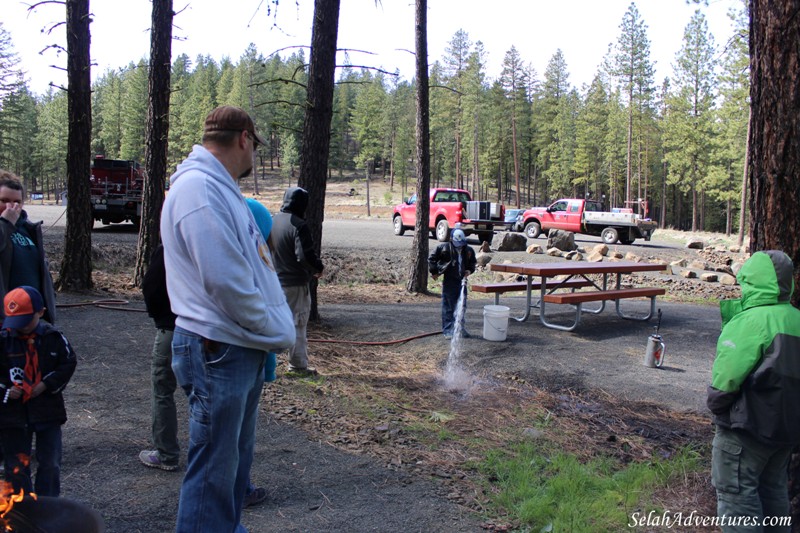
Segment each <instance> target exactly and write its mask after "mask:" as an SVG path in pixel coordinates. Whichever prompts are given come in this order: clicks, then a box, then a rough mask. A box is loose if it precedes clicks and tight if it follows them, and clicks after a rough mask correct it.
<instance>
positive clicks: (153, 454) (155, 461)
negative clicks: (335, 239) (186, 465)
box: [139, 450, 178, 472]
mask: <svg viewBox="0 0 800 533" xmlns="http://www.w3.org/2000/svg"><path fill="white" fill-rule="evenodd" d="M139 460H140V461H141V462H142V464H143V465H144V466H149V467H150V468H160V469H161V470H166V471H167V472H174V471H176V470H177V469H178V463H165V462H164V460H163V459H161V454H160V453H158V450H144V451H142V452H141V453H140V454H139Z"/></svg>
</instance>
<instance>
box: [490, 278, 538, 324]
mask: <svg viewBox="0 0 800 533" xmlns="http://www.w3.org/2000/svg"><path fill="white" fill-rule="evenodd" d="M527 283H528V285H527V287H526V289H525V314H524V315H522V316H512V317H511V318H513V319H514V320H516V321H517V322H525V321H526V320H528V318H529V317H530V316H531V276H528V281H527ZM494 297H495V302H497V301H499V299H500V295H499V294H495V295H494Z"/></svg>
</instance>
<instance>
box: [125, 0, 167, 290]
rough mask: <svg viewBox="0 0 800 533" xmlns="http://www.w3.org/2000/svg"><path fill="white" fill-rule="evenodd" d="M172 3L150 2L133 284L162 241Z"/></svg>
mask: <svg viewBox="0 0 800 533" xmlns="http://www.w3.org/2000/svg"><path fill="white" fill-rule="evenodd" d="M174 15H175V14H174V12H173V11H172V0H153V13H152V23H151V24H152V25H151V29H150V72H149V74H148V90H149V95H148V104H147V121H146V123H145V149H144V170H145V178H144V191H143V192H142V221H141V224H140V229H139V244H138V246H137V248H136V270H135V272H134V277H133V282H134V284H135V285H136V286H137V287H138V286H139V285H140V284H141V282H142V280H143V279H144V273H145V272H146V271H147V265H149V264H150V256H151V255H152V253H153V250H154V249H155V248H156V247H157V246H158V243H159V241H160V240H161V233H160V222H161V207H162V206H163V205H164V189H165V185H166V182H167V147H168V145H167V139H168V137H169V97H170V74H171V70H172V65H171V61H172V60H171V57H172V18H173V16H174Z"/></svg>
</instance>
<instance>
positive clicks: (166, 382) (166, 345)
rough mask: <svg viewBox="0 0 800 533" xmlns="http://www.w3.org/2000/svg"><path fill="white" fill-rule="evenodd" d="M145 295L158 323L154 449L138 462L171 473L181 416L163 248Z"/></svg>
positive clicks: (153, 378) (149, 273) (155, 257)
mask: <svg viewBox="0 0 800 533" xmlns="http://www.w3.org/2000/svg"><path fill="white" fill-rule="evenodd" d="M142 294H143V295H144V304H145V306H146V307H147V314H148V315H150V318H152V319H153V322H155V324H156V338H155V341H154V342H153V359H152V363H151V365H150V368H151V383H152V400H151V412H152V418H153V445H155V448H156V449H155V450H142V452H141V453H139V460H140V461H141V462H142V464H144V465H145V466H149V467H151V468H160V469H161V470H166V471H168V472H174V471H175V470H177V469H178V460H179V458H180V451H181V449H180V446H179V445H178V414H177V409H176V408H175V390H176V389H177V388H178V382H177V380H176V379H175V374H174V373H173V372H172V334H173V332H174V331H175V318H176V316H175V313H173V312H172V309H171V308H170V302H169V295H168V294H167V272H166V269H165V268H164V246H163V245H161V244H159V245H158V247H157V248H156V249H155V250H153V255H152V256H151V257H150V265H149V266H148V268H147V272H145V274H144V280H142Z"/></svg>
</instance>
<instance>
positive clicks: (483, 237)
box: [478, 231, 494, 244]
mask: <svg viewBox="0 0 800 533" xmlns="http://www.w3.org/2000/svg"><path fill="white" fill-rule="evenodd" d="M493 238H494V232H493V231H482V232H480V233H478V240H479V241H480V242H481V244H483V243H485V242H488V243H489V244H492V239H493Z"/></svg>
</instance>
